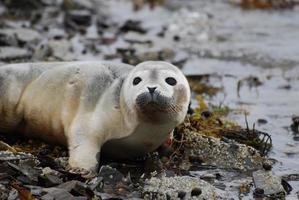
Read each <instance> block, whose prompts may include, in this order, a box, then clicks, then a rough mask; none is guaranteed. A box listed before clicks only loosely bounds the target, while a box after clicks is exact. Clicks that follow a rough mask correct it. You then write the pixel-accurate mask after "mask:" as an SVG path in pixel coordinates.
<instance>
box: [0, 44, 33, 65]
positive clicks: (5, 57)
mask: <svg viewBox="0 0 299 200" xmlns="http://www.w3.org/2000/svg"><path fill="white" fill-rule="evenodd" d="M30 57H31V53H30V52H29V51H28V50H26V49H21V48H18V47H0V61H5V62H11V61H20V60H21V61H26V60H28V59H29V58H30Z"/></svg>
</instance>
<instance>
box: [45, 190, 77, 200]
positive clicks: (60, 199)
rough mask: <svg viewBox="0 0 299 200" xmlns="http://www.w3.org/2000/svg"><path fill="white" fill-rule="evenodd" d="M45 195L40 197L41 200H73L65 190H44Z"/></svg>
mask: <svg viewBox="0 0 299 200" xmlns="http://www.w3.org/2000/svg"><path fill="white" fill-rule="evenodd" d="M44 191H45V192H47V194H46V195H44V196H42V197H41V199H42V200H54V199H55V200H65V199H74V196H73V195H71V194H70V193H69V192H68V191H67V190H65V189H61V188H45V189H44Z"/></svg>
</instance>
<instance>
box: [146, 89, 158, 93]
mask: <svg viewBox="0 0 299 200" xmlns="http://www.w3.org/2000/svg"><path fill="white" fill-rule="evenodd" d="M147 88H148V91H149V93H151V94H153V93H154V92H155V90H156V89H157V87H147Z"/></svg>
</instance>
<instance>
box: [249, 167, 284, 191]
mask: <svg viewBox="0 0 299 200" xmlns="http://www.w3.org/2000/svg"><path fill="white" fill-rule="evenodd" d="M252 177H253V181H254V185H255V188H257V189H259V190H260V191H263V194H264V195H276V194H280V193H284V192H285V190H284V188H283V186H282V184H281V178H280V177H278V176H276V175H275V174H274V173H273V172H272V171H265V170H258V171H255V172H253V173H252ZM257 189H256V190H257ZM260 193H261V192H260Z"/></svg>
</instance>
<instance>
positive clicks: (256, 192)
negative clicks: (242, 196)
mask: <svg viewBox="0 0 299 200" xmlns="http://www.w3.org/2000/svg"><path fill="white" fill-rule="evenodd" d="M253 196H254V197H264V190H263V189H261V188H256V189H255V190H254V192H253Z"/></svg>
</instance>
